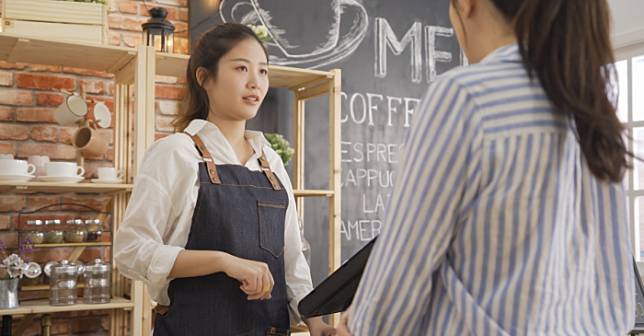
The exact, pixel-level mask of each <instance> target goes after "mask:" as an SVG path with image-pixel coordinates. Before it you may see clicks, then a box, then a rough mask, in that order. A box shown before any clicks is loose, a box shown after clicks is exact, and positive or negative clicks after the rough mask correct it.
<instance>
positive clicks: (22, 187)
mask: <svg viewBox="0 0 644 336" xmlns="http://www.w3.org/2000/svg"><path fill="white" fill-rule="evenodd" d="M131 190H132V185H131V184H108V183H53V182H3V181H0V192H53V193H61V192H75V193H113V192H126V191H131Z"/></svg>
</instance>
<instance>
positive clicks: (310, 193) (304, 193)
mask: <svg viewBox="0 0 644 336" xmlns="http://www.w3.org/2000/svg"><path fill="white" fill-rule="evenodd" d="M293 194H294V195H295V197H333V195H335V192H334V191H333V190H293Z"/></svg>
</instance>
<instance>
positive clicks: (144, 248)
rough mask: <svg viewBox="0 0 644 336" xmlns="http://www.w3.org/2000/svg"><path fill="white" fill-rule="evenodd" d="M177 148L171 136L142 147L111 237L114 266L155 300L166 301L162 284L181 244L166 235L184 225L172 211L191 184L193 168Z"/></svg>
mask: <svg viewBox="0 0 644 336" xmlns="http://www.w3.org/2000/svg"><path fill="white" fill-rule="evenodd" d="M178 153H181V147H180V146H177V138H174V139H171V140H170V141H166V142H161V143H155V144H154V145H153V147H151V148H150V149H149V150H148V152H146V156H145V158H144V159H143V162H142V164H141V169H140V172H139V174H138V175H137V177H136V178H135V181H134V189H133V190H132V195H131V197H130V200H129V202H128V206H127V210H126V211H125V216H124V218H123V222H122V223H121V224H120V226H119V228H118V230H117V232H116V234H115V237H114V261H115V263H116V266H117V267H118V268H119V271H120V272H122V273H123V274H124V275H125V276H127V277H129V278H132V279H135V280H141V281H144V282H145V284H146V285H147V286H148V290H149V292H150V294H151V296H152V298H153V299H154V300H156V301H157V302H159V303H161V304H169V298H168V296H167V291H166V290H165V289H166V287H167V286H168V283H169V281H170V280H171V279H170V278H169V274H170V271H171V270H172V268H173V266H174V263H175V260H176V258H177V255H178V254H179V252H181V251H182V250H183V249H184V248H183V246H184V245H185V244H184V243H182V242H181V239H176V238H175V239H174V241H173V243H172V244H170V243H169V242H168V237H170V236H173V237H174V236H177V232H178V231H181V232H183V231H185V230H187V229H188V228H184V227H181V228H179V227H178V226H177V225H178V223H177V221H178V219H177V218H176V217H177V216H176V215H175V214H174V212H176V211H181V209H183V204H182V203H181V202H180V201H179V200H180V199H188V198H190V197H189V196H190V195H188V194H187V193H188V192H190V191H191V189H190V188H192V184H194V183H193V181H192V178H193V175H194V172H192V170H191V169H188V168H187V166H186V163H185V162H184V161H186V160H185V158H181V157H180V154H178ZM178 184H179V185H178ZM179 186H181V188H179ZM181 193H183V195H181V196H179V195H180V194H181Z"/></svg>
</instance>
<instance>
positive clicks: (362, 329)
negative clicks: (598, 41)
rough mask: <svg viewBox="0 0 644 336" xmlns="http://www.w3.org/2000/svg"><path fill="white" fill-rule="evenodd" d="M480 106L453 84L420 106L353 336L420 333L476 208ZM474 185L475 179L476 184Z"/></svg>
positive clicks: (442, 85) (354, 310)
mask: <svg viewBox="0 0 644 336" xmlns="http://www.w3.org/2000/svg"><path fill="white" fill-rule="evenodd" d="M475 111H476V106H475V104H474V102H473V100H472V99H471V98H470V96H469V94H468V93H467V92H466V91H465V90H464V89H462V88H461V87H459V85H458V84H456V83H454V82H452V81H451V80H449V79H445V80H439V81H437V82H435V83H434V84H433V85H432V86H431V87H430V89H429V91H428V92H427V94H426V95H425V97H424V99H423V100H422V102H421V104H420V106H419V109H418V111H417V112H416V115H415V119H414V123H415V124H414V126H413V127H412V130H411V133H410V134H409V137H408V138H407V140H406V143H405V150H404V154H403V157H402V160H401V163H400V166H399V168H398V169H397V172H396V174H397V176H398V178H397V182H396V185H395V187H394V191H393V194H392V198H391V200H390V203H389V205H388V207H387V212H386V215H385V217H386V219H385V223H386V225H385V227H384V229H383V232H382V234H381V235H380V237H379V238H378V241H377V242H376V244H375V246H374V249H373V251H372V254H371V257H370V258H369V262H368V265H367V268H366V270H365V273H364V275H363V277H362V280H361V283H360V287H359V289H358V291H357V293H356V296H355V298H354V301H353V303H352V307H351V318H350V321H349V328H350V329H351V331H352V332H353V333H354V334H355V335H412V334H414V333H417V332H419V329H418V327H419V326H420V325H421V324H422V320H423V319H422V317H423V315H424V314H426V313H427V311H426V310H427V304H428V302H430V293H431V289H432V276H433V273H434V272H435V271H436V270H437V269H438V267H439V266H440V264H441V263H442V262H443V260H444V257H445V254H446V251H447V249H448V247H449V244H450V241H451V240H452V238H453V237H454V234H455V231H456V226H457V218H458V213H459V210H460V209H462V207H463V206H464V205H465V204H467V203H468V202H470V199H471V198H472V197H473V194H472V193H471V192H470V191H468V190H467V188H466V185H467V183H468V180H469V181H470V182H471V181H472V179H471V178H472V176H476V174H477V168H476V167H477V163H478V160H480V157H479V155H480V154H479V152H480V151H478V150H477V149H476V148H474V147H475V146H476V145H475V144H479V145H480V143H481V141H482V133H481V132H480V130H479V129H478V126H476V125H478V123H476V122H474V121H473V119H475V118H476V114H475V113H474V112H475ZM475 179H476V177H474V180H475Z"/></svg>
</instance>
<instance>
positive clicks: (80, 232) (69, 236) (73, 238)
mask: <svg viewBox="0 0 644 336" xmlns="http://www.w3.org/2000/svg"><path fill="white" fill-rule="evenodd" d="M86 236H87V230H85V228H84V225H83V220H82V219H71V220H68V221H67V229H66V230H65V233H64V238H65V242H66V243H82V242H84V241H85V237H86Z"/></svg>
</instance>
